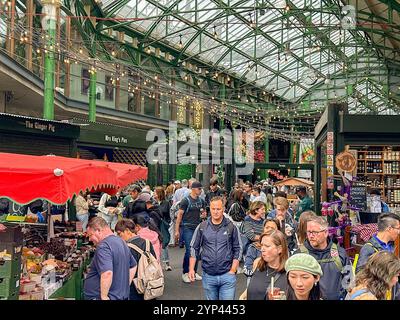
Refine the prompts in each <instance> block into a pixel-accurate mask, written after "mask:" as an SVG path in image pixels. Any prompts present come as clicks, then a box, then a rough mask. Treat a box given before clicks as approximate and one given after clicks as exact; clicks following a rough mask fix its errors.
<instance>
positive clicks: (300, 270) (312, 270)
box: [285, 253, 322, 300]
mask: <svg viewBox="0 0 400 320" xmlns="http://www.w3.org/2000/svg"><path fill="white" fill-rule="evenodd" d="M285 270H286V275H287V279H288V288H287V294H286V297H287V300H321V292H320V288H319V279H320V277H321V276H322V269H321V266H320V265H319V263H318V261H317V260H316V259H315V258H314V257H313V256H311V255H309V254H306V253H298V254H295V255H293V256H291V257H290V258H289V259H288V260H287V261H286V264H285Z"/></svg>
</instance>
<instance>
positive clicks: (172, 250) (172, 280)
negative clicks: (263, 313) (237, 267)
mask: <svg viewBox="0 0 400 320" xmlns="http://www.w3.org/2000/svg"><path fill="white" fill-rule="evenodd" d="M184 254H185V249H181V248H179V247H169V258H170V264H171V267H172V271H165V272H164V276H165V289H164V295H163V296H162V298H160V299H159V300H205V297H204V294H203V289H202V285H201V281H195V282H192V283H184V282H183V281H182V260H183V256H184ZM198 273H199V274H200V275H201V268H200V264H199V270H198ZM245 288H246V276H245V275H244V274H238V276H237V286H236V297H235V298H236V299H239V296H240V294H241V293H242V292H243V291H244V289H245Z"/></svg>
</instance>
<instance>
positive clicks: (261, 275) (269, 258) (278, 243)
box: [247, 230, 289, 300]
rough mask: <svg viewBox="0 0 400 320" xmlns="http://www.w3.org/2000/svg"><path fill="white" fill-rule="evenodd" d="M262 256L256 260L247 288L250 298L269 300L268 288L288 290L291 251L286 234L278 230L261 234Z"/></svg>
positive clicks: (248, 297)
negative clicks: (286, 272) (286, 268)
mask: <svg viewBox="0 0 400 320" xmlns="http://www.w3.org/2000/svg"><path fill="white" fill-rule="evenodd" d="M260 242H261V258H260V259H258V260H256V261H254V264H255V270H254V273H253V276H252V277H251V280H250V283H249V286H248V288H247V299H248V300H268V294H267V289H268V288H269V287H270V285H271V280H272V278H274V286H275V287H277V288H279V289H280V290H283V291H286V289H287V279H286V277H285V263H286V261H287V259H288V256H289V252H288V248H287V242H286V236H285V235H284V234H283V233H282V232H281V231H278V230H275V231H272V232H269V233H263V234H262V235H261V236H260Z"/></svg>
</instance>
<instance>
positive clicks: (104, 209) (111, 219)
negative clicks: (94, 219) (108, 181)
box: [98, 192, 123, 230]
mask: <svg viewBox="0 0 400 320" xmlns="http://www.w3.org/2000/svg"><path fill="white" fill-rule="evenodd" d="M122 209H123V208H122V207H120V206H119V201H118V194H117V195H115V196H111V195H109V194H107V193H105V192H104V193H103V195H102V196H101V198H100V202H99V207H98V210H99V214H98V216H99V217H101V218H103V219H104V220H105V221H107V223H108V224H109V226H110V227H111V229H112V230H114V228H115V225H116V224H117V221H118V215H120V214H122Z"/></svg>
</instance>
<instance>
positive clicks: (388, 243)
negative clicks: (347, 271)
mask: <svg viewBox="0 0 400 320" xmlns="http://www.w3.org/2000/svg"><path fill="white" fill-rule="evenodd" d="M399 233H400V216H398V215H397V214H394V213H382V214H380V215H379V217H378V233H377V234H374V235H373V236H372V237H371V239H369V240H368V242H367V243H366V244H364V246H363V247H362V248H361V250H360V256H359V258H358V261H357V267H356V272H358V271H360V269H361V268H362V267H363V266H364V265H365V264H366V263H367V260H368V258H369V257H370V256H371V255H373V254H374V253H375V252H378V251H382V250H385V251H390V252H394V241H395V240H396V239H397V237H398V236H399Z"/></svg>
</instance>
